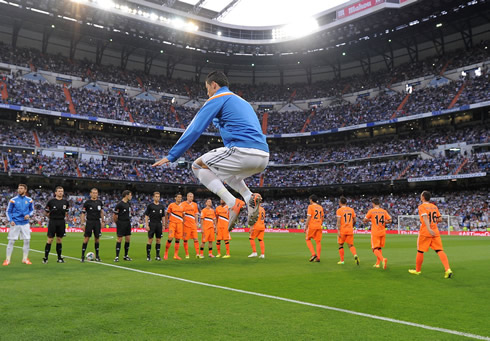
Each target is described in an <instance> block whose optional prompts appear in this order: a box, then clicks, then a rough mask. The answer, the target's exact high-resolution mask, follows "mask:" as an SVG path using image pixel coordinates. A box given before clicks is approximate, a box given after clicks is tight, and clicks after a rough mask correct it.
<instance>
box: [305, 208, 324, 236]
mask: <svg viewBox="0 0 490 341" xmlns="http://www.w3.org/2000/svg"><path fill="white" fill-rule="evenodd" d="M308 216H310V217H311V218H310V222H309V224H308V226H307V228H309V229H312V230H318V229H321V228H322V224H323V207H321V206H320V205H318V204H313V205H309V206H308Z"/></svg>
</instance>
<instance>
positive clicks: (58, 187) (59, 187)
mask: <svg viewBox="0 0 490 341" xmlns="http://www.w3.org/2000/svg"><path fill="white" fill-rule="evenodd" d="M59 189H63V187H61V186H56V188H55V189H54V191H55V192H56V191H57V190H59Z"/></svg>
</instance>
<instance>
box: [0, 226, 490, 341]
mask: <svg viewBox="0 0 490 341" xmlns="http://www.w3.org/2000/svg"><path fill="white" fill-rule="evenodd" d="M111 236H112V234H111ZM108 237H109V234H105V235H104V236H103V238H108ZM0 238H1V239H0V242H2V243H4V244H5V243H6V242H7V240H6V234H1V235H0ZM45 238H46V237H45V234H41V233H34V234H33V238H32V241H31V249H34V250H43V249H44V244H45ZM247 239H248V236H247V235H246V234H242V233H236V234H233V240H232V242H231V253H232V258H230V259H209V258H206V259H203V260H199V259H194V258H191V259H188V260H185V259H184V260H182V261H174V260H169V261H163V262H161V263H160V262H155V261H152V262H147V261H146V254H145V240H146V236H145V235H144V234H134V235H133V237H132V241H131V249H130V255H131V257H132V258H133V262H123V261H121V262H120V263H119V265H120V266H124V267H129V268H134V269H140V270H144V271H149V272H152V273H159V274H165V275H169V276H175V277H179V278H184V279H190V280H194V281H199V282H204V283H210V284H216V285H221V286H225V287H230V288H236V289H242V290H247V291H252V292H257V293H263V294H268V295H274V296H280V297H284V298H290V299H294V300H299V301H304V302H310V303H315V304H321V305H326V306H331V307H338V308H344V309H349V310H353V311H357V312H363V313H368V314H373V315H379V316H384V317H389V318H394V319H399V320H404V321H410V322H415V323H420V324H425V325H430V326H434V327H440V328H447V329H452V330H457V331H461V332H467V333H472V334H477V335H483V336H487V337H490V325H489V324H488V323H487V322H485V321H486V316H487V315H488V314H487V309H488V306H489V304H490V299H489V296H490V294H489V292H488V288H489V286H488V284H489V283H490V272H489V271H488V270H489V266H488V264H489V261H490V252H488V251H489V246H490V239H488V238H478V237H456V236H450V237H447V236H446V237H443V243H444V247H445V250H446V253H447V255H448V258H449V261H450V264H451V268H452V269H453V271H454V274H455V276H454V278H453V279H450V280H445V279H444V278H443V275H444V269H443V267H442V265H441V263H440V261H439V258H438V257H437V255H436V254H435V253H434V252H428V253H426V256H425V261H424V265H423V268H422V275H420V276H412V275H409V274H408V272H407V270H408V269H409V268H413V266H414V263H415V256H416V250H415V245H416V236H398V235H389V236H388V239H387V246H386V248H385V250H384V255H385V257H387V258H388V259H389V262H388V265H389V268H388V270H386V271H383V270H381V269H374V268H372V264H373V263H374V262H375V257H374V255H373V254H372V252H371V250H370V242H369V236H364V235H358V236H356V237H355V244H356V247H357V250H358V254H359V256H360V258H361V266H360V267H357V266H356V265H355V264H354V262H353V261H352V256H351V254H350V252H349V251H348V250H346V263H345V265H343V266H339V265H337V264H336V263H337V261H338V252H337V247H336V243H335V236H334V235H328V236H324V239H323V252H322V262H321V263H309V262H308V261H307V260H308V258H309V252H308V250H307V248H306V245H305V242H304V235H303V234H290V235H286V234H284V235H283V234H267V235H266V257H267V258H266V259H263V260H262V259H248V258H247V255H248V254H249V253H250V245H249V243H248V240H247ZM81 244H82V236H81V234H77V233H71V234H69V235H68V236H67V237H66V238H65V239H64V243H63V254H64V255H66V256H71V257H77V258H78V257H79V255H80V249H81ZM16 246H22V242H21V241H18V242H17V243H16ZM114 246H115V240H114V239H103V240H101V258H102V260H103V262H107V263H110V264H113V263H112V259H113V258H114ZM54 249H55V248H54V247H53V248H52V250H54ZM191 249H192V250H191V256H193V254H194V251H193V248H191ZM88 251H93V240H91V242H90V244H89V250H88ZM171 251H172V252H171V253H173V246H172V249H171ZM180 253H181V256H182V254H183V248H182V247H181V252H180ZM4 254H5V245H0V255H1V256H2V257H1V258H2V260H3V257H4ZM21 254H22V250H21V249H19V248H16V249H15V250H14V254H13V259H12V264H11V265H9V266H8V267H2V268H1V269H0V281H1V282H0V283H1V286H2V290H1V295H0V307H1V309H0V318H1V319H2V321H4V322H3V323H2V324H0V339H1V340H20V339H22V340H71V339H75V340H94V339H96V340H107V339H113V340H116V339H118V340H120V339H121V338H124V339H127V340H136V339H137V340H150V339H153V340H182V339H186V340H187V339H190V340H198V339H213V340H230V339H256V340H277V339H280V340H298V339H301V340H326V339H346V340H360V339H363V340H395V339H396V340H456V339H461V336H456V335H450V334H446V333H441V332H437V331H430V330H425V329H421V328H416V327H411V326H405V325H399V324H395V323H391V322H387V321H380V320H374V319H371V318H367V317H360V316H354V315H350V314H346V313H342V312H336V311H330V310H325V309H321V308H316V307H309V306H304V305H299V304H295V303H289V302H283V301H278V300H274V299H271V298H264V297H257V296H253V295H247V294H244V293H237V292H231V291H226V290H223V289H218V288H211V287H205V286H200V285H196V284H192V283H185V282H182V281H177V280H174V279H168V278H164V277H158V276H153V275H150V274H144V273H138V272H132V271H127V270H124V269H120V268H116V267H109V266H104V265H101V264H95V263H84V264H81V263H80V262H79V261H78V260H74V259H67V262H66V263H65V264H57V263H56V262H55V259H56V256H50V263H49V264H41V258H42V254H41V253H35V252H32V251H31V254H30V259H31V261H33V265H31V266H26V265H24V264H21V262H20V261H21ZM152 255H153V257H154V249H153V250H152Z"/></svg>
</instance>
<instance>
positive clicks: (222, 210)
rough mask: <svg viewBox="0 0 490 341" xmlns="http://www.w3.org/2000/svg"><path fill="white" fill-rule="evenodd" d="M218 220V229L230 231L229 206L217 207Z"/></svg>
mask: <svg viewBox="0 0 490 341" xmlns="http://www.w3.org/2000/svg"><path fill="white" fill-rule="evenodd" d="M216 218H217V219H218V221H217V225H218V226H217V227H218V228H219V229H220V228H226V229H228V219H229V218H230V217H229V213H228V205H225V206H221V205H219V206H218V207H216Z"/></svg>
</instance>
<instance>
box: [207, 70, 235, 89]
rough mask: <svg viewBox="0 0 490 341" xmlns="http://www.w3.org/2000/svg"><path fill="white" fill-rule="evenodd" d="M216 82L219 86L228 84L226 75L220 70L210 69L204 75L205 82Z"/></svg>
mask: <svg viewBox="0 0 490 341" xmlns="http://www.w3.org/2000/svg"><path fill="white" fill-rule="evenodd" d="M211 82H216V83H217V84H218V85H219V86H230V82H228V77H226V75H225V74H224V73H223V72H221V71H212V72H210V73H209V74H208V75H207V77H206V83H208V84H211Z"/></svg>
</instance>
